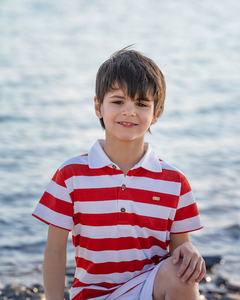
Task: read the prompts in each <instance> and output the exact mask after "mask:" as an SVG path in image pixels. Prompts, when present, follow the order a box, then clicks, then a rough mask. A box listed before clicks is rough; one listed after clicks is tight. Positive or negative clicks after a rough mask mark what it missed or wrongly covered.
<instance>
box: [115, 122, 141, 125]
mask: <svg viewBox="0 0 240 300" xmlns="http://www.w3.org/2000/svg"><path fill="white" fill-rule="evenodd" d="M118 124H120V125H124V126H136V125H137V124H135V123H129V122H118Z"/></svg>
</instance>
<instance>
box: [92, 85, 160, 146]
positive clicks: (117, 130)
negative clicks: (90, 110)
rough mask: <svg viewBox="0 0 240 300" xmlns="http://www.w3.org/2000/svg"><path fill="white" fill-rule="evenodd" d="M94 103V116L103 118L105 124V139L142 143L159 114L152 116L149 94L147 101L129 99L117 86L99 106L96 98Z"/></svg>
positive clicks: (152, 110) (150, 96)
mask: <svg viewBox="0 0 240 300" xmlns="http://www.w3.org/2000/svg"><path fill="white" fill-rule="evenodd" d="M94 101H95V111H96V115H97V116H98V117H99V118H103V121H104V124H105V130H106V139H107V138H108V139H109V138H112V139H115V138H117V139H119V140H124V141H131V140H135V139H141V141H144V137H145V133H146V132H147V130H148V129H149V127H150V125H151V124H154V123H156V122H157V120H158V117H159V115H160V112H159V113H155V116H154V100H153V97H152V95H151V94H150V93H149V95H148V96H147V99H138V98H137V97H135V99H131V98H130V97H129V96H128V95H127V93H126V91H124V90H122V89H120V88H118V86H116V89H114V90H111V91H109V92H108V93H107V94H106V95H105V97H104V100H103V103H102V105H101V106H100V105H99V102H98V99H97V98H96V97H95V99H94Z"/></svg>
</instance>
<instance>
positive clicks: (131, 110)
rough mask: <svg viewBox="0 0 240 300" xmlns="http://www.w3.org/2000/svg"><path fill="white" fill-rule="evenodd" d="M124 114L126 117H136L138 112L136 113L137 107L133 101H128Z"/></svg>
mask: <svg viewBox="0 0 240 300" xmlns="http://www.w3.org/2000/svg"><path fill="white" fill-rule="evenodd" d="M122 114H123V115H124V116H135V115H136V112H135V105H134V102H133V101H131V100H130V101H127V102H126V104H125V105H124V107H123V111H122Z"/></svg>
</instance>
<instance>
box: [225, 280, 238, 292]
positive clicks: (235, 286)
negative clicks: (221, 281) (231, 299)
mask: <svg viewBox="0 0 240 300" xmlns="http://www.w3.org/2000/svg"><path fill="white" fill-rule="evenodd" d="M226 287H227V289H228V290H230V291H235V292H239V293H240V282H234V281H230V280H229V281H227V282H226Z"/></svg>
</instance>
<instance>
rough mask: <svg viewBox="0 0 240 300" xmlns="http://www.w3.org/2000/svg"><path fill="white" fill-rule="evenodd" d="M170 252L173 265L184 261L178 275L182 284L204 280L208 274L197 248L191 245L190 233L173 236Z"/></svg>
mask: <svg viewBox="0 0 240 300" xmlns="http://www.w3.org/2000/svg"><path fill="white" fill-rule="evenodd" d="M169 251H170V254H171V256H172V259H173V264H177V263H178V261H179V259H180V258H181V259H182V263H181V265H180V268H179V270H178V273H177V276H178V277H181V281H182V282H187V283H189V284H191V283H193V282H199V281H201V280H202V279H203V276H204V274H205V272H206V268H205V262H204V260H203V258H202V257H201V255H200V253H199V252H198V250H197V248H196V247H195V246H193V244H191V242H190V237H189V234H188V233H182V234H171V235H170V244H169Z"/></svg>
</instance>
